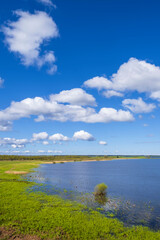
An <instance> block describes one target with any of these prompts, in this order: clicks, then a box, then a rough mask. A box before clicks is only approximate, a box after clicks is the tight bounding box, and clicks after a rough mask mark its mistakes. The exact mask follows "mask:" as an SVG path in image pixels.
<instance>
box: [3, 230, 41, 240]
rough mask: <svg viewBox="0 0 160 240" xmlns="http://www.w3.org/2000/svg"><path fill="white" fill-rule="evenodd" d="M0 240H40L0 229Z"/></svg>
mask: <svg viewBox="0 0 160 240" xmlns="http://www.w3.org/2000/svg"><path fill="white" fill-rule="evenodd" d="M0 240H41V238H39V237H38V236H32V235H23V234H16V232H15V231H14V230H13V229H7V228H4V227H0Z"/></svg>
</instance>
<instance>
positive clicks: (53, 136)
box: [49, 133, 69, 142]
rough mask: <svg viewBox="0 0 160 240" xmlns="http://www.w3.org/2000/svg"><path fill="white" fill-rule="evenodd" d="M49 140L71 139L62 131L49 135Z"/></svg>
mask: <svg viewBox="0 0 160 240" xmlns="http://www.w3.org/2000/svg"><path fill="white" fill-rule="evenodd" d="M49 140H51V141H55V142H56V141H69V138H68V137H67V136H64V135H63V134H61V133H56V134H53V135H52V136H50V137H49Z"/></svg>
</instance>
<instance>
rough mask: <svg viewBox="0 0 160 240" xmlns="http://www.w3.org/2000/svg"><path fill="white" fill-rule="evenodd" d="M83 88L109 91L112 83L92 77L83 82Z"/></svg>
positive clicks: (102, 78)
mask: <svg viewBox="0 0 160 240" xmlns="http://www.w3.org/2000/svg"><path fill="white" fill-rule="evenodd" d="M84 86H85V87H88V88H96V89H98V90H102V89H111V88H112V82H111V81H109V80H108V79H107V78H105V77H98V76H97V77H94V78H92V79H89V80H87V81H85V82H84Z"/></svg>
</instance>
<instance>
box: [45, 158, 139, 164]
mask: <svg viewBox="0 0 160 240" xmlns="http://www.w3.org/2000/svg"><path fill="white" fill-rule="evenodd" d="M129 159H142V158H110V159H91V160H89V159H86V160H85V159H83V160H68V161H67V160H60V161H57V160H56V161H53V162H44V164H53V163H67V162H105V161H112V160H129ZM42 164H43V163H42Z"/></svg>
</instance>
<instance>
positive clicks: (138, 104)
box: [122, 98, 156, 113]
mask: <svg viewBox="0 0 160 240" xmlns="http://www.w3.org/2000/svg"><path fill="white" fill-rule="evenodd" d="M122 104H123V106H124V107H125V108H128V109H130V110H131V111H132V112H134V113H149V112H152V111H153V109H155V108H156V106H155V105H154V104H152V103H148V104H147V103H145V102H144V101H143V99H142V98H138V99H125V100H123V101H122Z"/></svg>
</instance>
